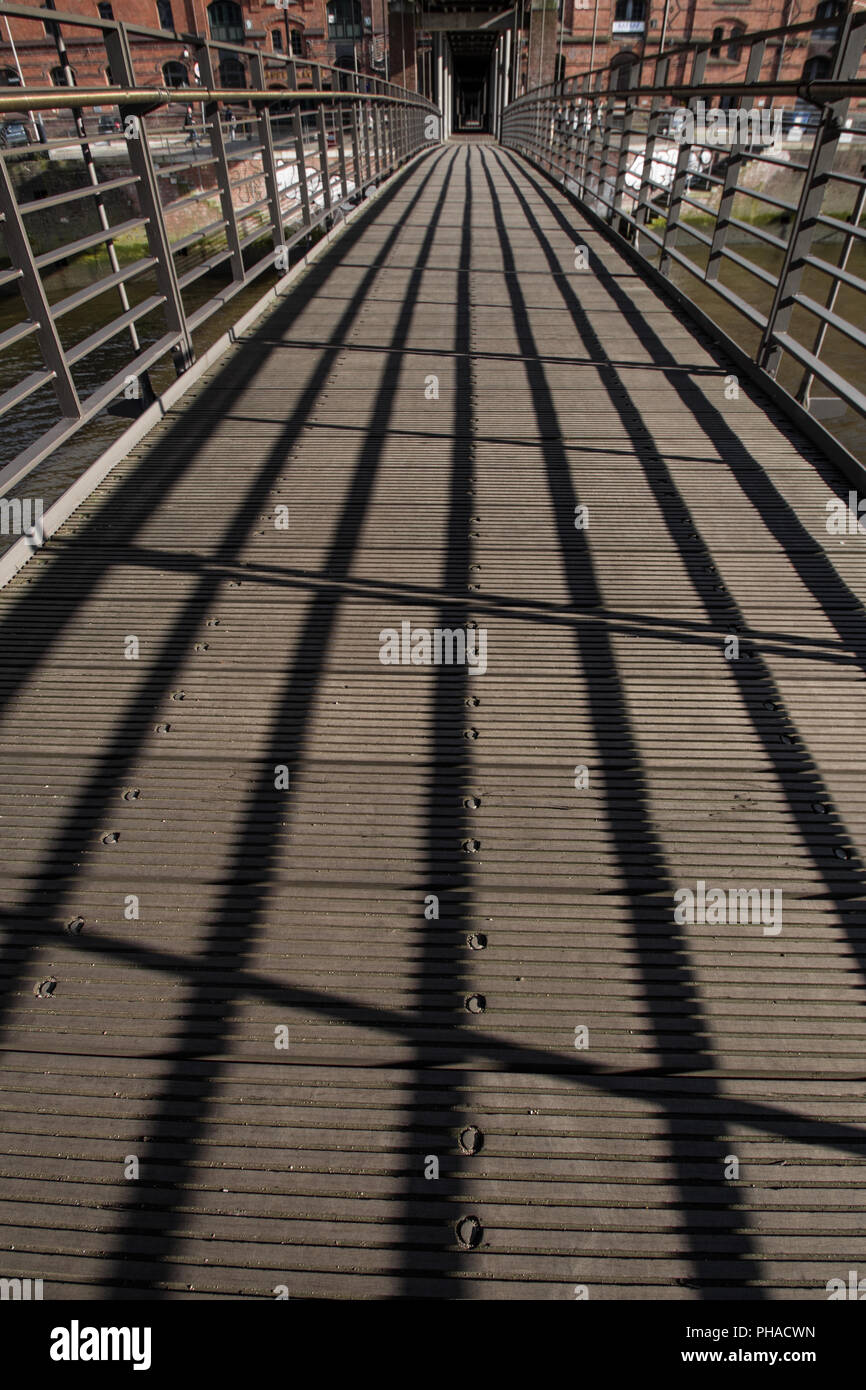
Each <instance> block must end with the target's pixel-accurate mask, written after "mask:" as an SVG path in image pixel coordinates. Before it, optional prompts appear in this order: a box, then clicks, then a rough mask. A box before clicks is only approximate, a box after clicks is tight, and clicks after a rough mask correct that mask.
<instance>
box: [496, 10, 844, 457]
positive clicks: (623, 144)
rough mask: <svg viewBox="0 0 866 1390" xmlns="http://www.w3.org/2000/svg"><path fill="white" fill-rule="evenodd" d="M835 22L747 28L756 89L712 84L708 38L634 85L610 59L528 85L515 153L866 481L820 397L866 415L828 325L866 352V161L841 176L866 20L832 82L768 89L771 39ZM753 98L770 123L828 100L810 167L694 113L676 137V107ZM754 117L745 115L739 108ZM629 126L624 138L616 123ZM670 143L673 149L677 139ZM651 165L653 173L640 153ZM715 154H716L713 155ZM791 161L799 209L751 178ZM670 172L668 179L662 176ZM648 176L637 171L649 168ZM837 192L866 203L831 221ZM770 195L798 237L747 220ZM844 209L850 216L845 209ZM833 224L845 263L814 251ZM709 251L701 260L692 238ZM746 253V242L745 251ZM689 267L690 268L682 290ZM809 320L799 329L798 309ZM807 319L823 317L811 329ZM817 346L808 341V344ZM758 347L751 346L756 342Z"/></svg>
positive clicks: (749, 103) (513, 122)
mask: <svg viewBox="0 0 866 1390" xmlns="http://www.w3.org/2000/svg"><path fill="white" fill-rule="evenodd" d="M825 28H826V21H825V20H812V21H808V22H806V23H803V24H799V25H797V26H793V27H792V28H791V29H786V30H767V31H763V32H761V33H753V34H750V33H744V34H741V35H740V36H739V43H740V47H741V48H742V51H743V57H744V59H745V58H746V57H747V58H748V62H747V67H746V75H745V79H744V80H743V81H742V82H734V83H730V82H725V83H723V82H718V81H715V80H714V79H713V78H712V77H707V75H706V62H707V57H708V53H709V50H710V48H711V46H712V44H711V43H708V42H706V41H700V42H697V43H692V44H689V45H683V46H681V47H680V48H678V49H675V50H667V51H666V52H665V53H661V54H650V55H647V56H644V57H635V59H634V62H633V63H631V64H630V65H629V71H628V75H627V77H626V79H625V80H626V83H627V84H628V85H623V86H622V87H620V88H615V87H614V86H613V85H612V83H613V74H614V73H616V74H617V78H618V79H619V78H621V77H622V75H623V74H622V65H621V64H617V65H608V67H607V68H606V69H598V70H595V71H594V72H593V73H591V74H585V75H584V76H583V78H568V79H566V80H564V81H561V82H558V83H553V84H546V85H544V86H542V87H538V88H535V89H534V90H533V91H530V92H527V93H525V94H524V95H522V96H520V97H518V98H517V99H516V100H515V101H513V102H512V103H510V104H509V105H508V106H507V107H506V108H505V110H504V112H503V117H502V135H501V139H502V143H503V145H505V146H507V147H509V148H511V149H513V150H515V151H517V152H519V153H521V154H522V155H524V156H526V157H527V158H528V159H529V160H530V161H532V162H533V163H535V164H536V165H537V166H538V167H539V168H540V169H542V170H543V171H544V172H545V173H547V174H548V175H549V176H550V177H551V178H553V179H554V180H555V181H556V182H557V183H559V184H560V185H562V186H563V187H564V188H565V189H566V191H567V192H568V193H569V194H570V195H571V196H572V197H574V198H575V200H576V201H577V202H578V204H579V206H580V207H581V209H582V210H583V211H584V212H585V213H586V214H587V216H588V217H589V218H590V220H592V221H595V222H598V224H599V225H601V226H603V227H604V229H605V232H606V234H607V235H608V236H610V237H612V238H613V239H614V240H617V241H618V242H620V243H621V244H622V246H623V247H624V248H625V249H626V251H627V254H628V255H629V256H630V257H631V258H632V259H634V260H636V261H637V262H638V263H639V264H640V265H641V266H642V268H643V269H644V270H645V271H646V273H648V274H649V276H650V278H654V279H656V280H657V281H658V282H660V283H665V284H667V286H668V288H669V289H670V291H671V292H672V293H674V295H675V297H677V298H678V300H679V301H680V302H681V304H682V306H683V307H684V308H686V309H688V310H689V311H690V312H691V313H692V314H693V315H694V316H695V317H696V318H698V319H699V320H700V321H701V322H702V324H703V326H705V327H708V328H709V329H710V330H711V331H712V332H713V335H714V336H715V337H716V339H717V340H719V341H721V342H722V343H723V345H724V346H725V347H726V348H727V349H728V350H729V351H730V353H731V355H732V356H733V357H734V359H735V360H736V361H738V362H740V363H742V365H743V366H744V367H745V368H746V370H747V371H748V372H749V374H750V375H751V376H753V377H754V378H755V379H757V380H759V381H761V382H762V384H763V385H765V386H766V387H768V388H769V391H770V394H771V396H772V397H773V398H774V399H775V400H777V401H778V402H779V404H781V405H783V407H784V408H785V409H787V410H788V411H789V413H791V414H792V415H793V416H794V418H796V419H797V420H798V423H800V424H801V425H803V426H804V428H806V429H807V431H808V433H810V435H811V436H812V437H813V438H815V439H817V440H818V441H819V442H820V443H821V445H822V447H824V448H825V449H826V451H827V452H828V453H830V454H831V455H832V456H833V457H834V458H836V460H837V461H838V462H839V463H840V465H841V466H842V467H843V468H844V469H845V470H846V471H847V472H848V474H849V476H852V477H853V476H856V477H857V478H858V480H861V481H862V479H863V476H864V475H863V469H862V467H861V465H860V463H859V462H858V460H857V459H856V457H855V456H854V455H853V454H852V453H851V452H850V451H849V450H848V449H847V448H846V447H845V445H844V444H843V443H841V442H840V440H839V439H838V438H837V437H834V436H833V435H832V434H831V433H830V432H829V431H828V430H826V429H825V428H824V427H823V425H821V424H820V422H819V421H817V420H816V419H815V418H814V416H813V415H812V414H810V409H811V406H812V401H811V390H812V386H813V383H814V382H815V380H818V381H821V382H822V383H823V384H824V386H825V387H826V388H828V389H829V391H830V392H831V393H832V396H833V397H838V398H839V400H840V401H841V402H842V408H843V409H845V408H848V409H850V410H851V411H853V412H854V413H855V415H857V416H859V417H860V419H861V420H862V421H864V422H866V392H864V390H863V389H862V377H863V371H862V366H861V367H860V370H859V371H857V370H853V369H847V370H845V371H844V372H843V371H840V370H839V366H838V363H837V364H836V365H835V366H834V365H832V364H831V363H828V362H827V360H826V355H825V349H826V337H827V333H828V330H830V329H832V330H833V332H834V333H835V334H840V335H841V336H842V338H844V339H845V340H846V342H847V344H848V347H849V349H851V350H852V351H860V350H862V349H863V348H864V346H866V342H864V334H863V331H862V327H861V326H860V325H862V322H863V321H864V319H866V314H864V312H863V308H864V306H863V302H862V300H860V301H858V308H859V310H860V313H859V316H858V321H857V322H853V321H852V319H851V316H849V317H848V318H843V317H841V316H840V314H839V311H838V303H837V301H838V295H839V288H840V285H844V286H845V288H846V289H847V290H848V291H854V292H856V293H857V294H858V295H863V294H866V279H864V278H862V277H861V276H859V275H857V274H855V273H854V271H853V270H852V268H851V267H850V264H849V261H850V256H851V251H852V247H854V246H856V245H861V244H862V243H863V240H864V237H866V228H863V227H861V226H860V222H861V219H862V217H863V214H864V210H866V178H864V177H863V175H864V174H866V164H863V165H861V173H860V174H859V175H858V174H854V173H852V172H851V171H850V169H848V170H839V171H837V170H836V168H835V164H836V159H837V151H838V149H839V145H840V141H841V140H842V138H843V136H844V137H846V139H850V140H851V141H853V140H858V141H860V140H863V139H864V138H866V131H860V130H856V129H853V128H851V127H850V123H849V124H848V126H847V127H846V120H847V115H848V107H849V103H850V100H851V98H852V97H860V98H866V80H863V79H862V78H858V76H857V74H858V71H859V68H860V65H861V62H862V60H863V54H864V47H866V14H864V13H863V12H859V13H855V14H849V15H848V16H847V18H845V19H840V21H839V41H838V44H837V46H836V50H835V54H834V57H833V66H832V69H831V71H830V73H829V75H828V76H827V77H826V78H822V79H814V80H811V81H809V82H796V81H779V80H776V79H773V80H767V81H762V80H761V73H762V67H763V65H764V63H765V61H767V60H768V59H770V58H772V57H773V56H774V55H773V54H772V52H771V51H770V50H768V48H767V40H768V39H769V38H774V37H777V36H780V35H781V34H790V33H792V32H794V31H795V30H796V32H797V33H798V34H804V33H806V32H808V31H810V30H812V29H825ZM677 52H678V53H680V54H682V53H683V52H687V53H688V54H690V57H691V70H690V72H689V73H688V74H686V77H685V80H680V81H677V82H672V81H671V80H670V79H669V66H670V58H671V56H672V55H674V54H676V53H677ZM647 65H649V66H650V67H651V68H652V69H653V72H654V81H653V82H652V83H647V82H646V81H645V80H643V81H642V80H641V77H642V70H643V68H644V67H646V66H647ZM599 72H603V73H607V74H608V81H607V82H606V83H605V82H604V81H602V82H599V81H598V80H597V78H598V73H599ZM732 96H737V97H741V98H742V105H741V106H739V108H733V109H735V110H738V112H739V113H743V112H748V111H750V110H752V111H754V110H756V108H755V107H754V102H755V101H756V99H759V98H763V99H764V100H765V101H767V100H768V99H769V101H768V104H767V105H766V106H763V113H764V115H766V116H769V117H771V118H772V117H774V116H778V115H779V113H780V110H781V109H782V108H780V107H779V106H778V105H774V99H775V98H783V99H784V98H793V97H801V98H803V99H804V100H806V101H808V102H810V103H811V104H812V105H814V106H815V108H816V110H815V129H814V139H813V141H812V144H811V148H810V149H809V148H808V146H807V148H806V149H802V146H801V149H802V153H803V154H807V153H808V158H807V159H806V160H805V162H800V161H795V162H789V161H787V160H785V159H784V158H779V159H768V157H767V156H766V155H764V154H763V153H762V151H761V149H760V148H759V149H758V150H757V151H753V150H752V148H751V142H750V140H749V139H748V138H746V137H747V132H745V131H744V130H743V128H742V126H739V127H738V128H737V132H736V138H734V139H732V140H730V141H729V142H728V143H725V144H722V145H721V146H720V145H719V144H718V143H717V142H711V141H709V140H708V139H707V137H706V131H704V132H701V131H699V130H698V129H697V126H696V123H695V121H694V120H692V123H691V125H689V124H688V123H686V124H685V125H684V128H683V129H681V130H680V131H679V132H677V133H676V134H675V135H673V136H672V135H671V134H670V132H669V131H667V130H666V129H665V127H664V125H663V122H664V121H665V120H666V119H669V117H670V110H671V107H672V106H673V107H677V106H679V107H680V108H681V109H682V107H685V109H686V113H691V116H692V117H694V116H695V113H697V112H698V111H699V110H700V107H701V105H703V107H704V109H705V111H706V112H709V111H720V110H730V109H732V108H730V107H721V106H720V105H719V98H720V97H732ZM738 119H740V120H741V119H742V116H741V115H739V116H738ZM617 123H619V124H620V126H621V129H620V130H617V129H616V128H615V126H616V125H617ZM666 142H667V148H665V143H666ZM703 151H708V152H709V156H710V159H711V158H712V156H713V155H714V154H715V155H716V156H721V157H722V159H723V161H724V162H723V164H722V166H721V168H720V169H717V170H716V173H715V174H712V173H710V171H709V169H707V173H708V174H709V180H708V183H709V188H710V193H711V195H712V198H713V200H714V201H715V200H717V202H716V203H715V205H713V204H712V203H710V202H699V201H698V200H696V199H695V197H694V196H690V192H691V183H692V181H693V178H694V177H695V176H696V177H697V178H700V177H702V176H703V171H704V165H703V164H702V163H701V162H700V160H699V159H698V161H697V168H695V164H696V158H695V157H696V156H698V157H699V156H700V155H701V152H703ZM659 155H662V156H666V158H665V159H664V164H665V165H666V166H669V169H670V173H669V177H668V178H667V180H666V182H667V185H668V186H667V189H666V190H665V189H662V188H660V187H659V183H660V182H661V180H660V169H661V162H662V161H661V160H660V159H659ZM638 157H640V158H642V160H643V166H642V168H639V167H638V166H639V163H640V160H639V158H638ZM705 158H706V156H705ZM752 160H755V161H756V162H759V163H761V164H766V163H775V164H777V165H778V166H779V167H781V168H783V169H785V170H787V171H789V172H790V173H791V175H792V177H793V178H795V179H797V180H799V181H800V186H799V191H798V193H797V196H796V198H795V199H794V200H789V199H788V198H781V197H779V196H777V195H776V194H774V193H771V192H768V191H766V190H764V189H763V188H761V187H759V186H750V185H749V184H748V183H747V182H746V181H745V180H744V174H745V173H746V171H747V170H748V168H749V165H750V162H751V161H752ZM657 169H658V171H659V172H654V171H655V170H657ZM635 170H637V172H635ZM829 187H834V188H835V189H836V190H839V191H840V196H842V195H844V192H845V190H847V191H848V194H849V196H850V197H851V199H852V206H851V207H850V209H848V213H847V216H848V220H845V214H841V215H836V216H830V215H829V214H828V212H827V211H826V210H825V208H824V198H825V193H826V190H827V188H829ZM743 197H747V198H749V199H752V200H754V201H755V202H757V203H760V204H762V205H763V206H764V207H766V208H768V209H772V210H773V211H774V212H775V211H778V213H779V216H780V218H788V219H789V221H790V230H789V232H788V233H787V235H785V234H784V232H783V229H782V228H778V229H777V228H774V232H773V233H770V232H769V231H767V230H766V229H764V228H761V227H758V226H753V225H752V224H751V223H749V222H747V221H745V220H743V219H742V218H741V217H737V216H735V215H734V206H735V202H734V200H735V198H739V199H740V200H742V198H743ZM689 208H691V209H697V210H699V211H700V212H701V213H702V214H703V215H704V216H706V217H707V218H708V225H706V226H702V227H699V226H693V225H691V224H690V222H689V221H688V220H687V219H686V218H684V216H683V212H684V210H688V209H689ZM836 211H837V209H836V208H835V207H834V212H836ZM732 231H733V232H736V233H737V234H738V235H740V236H746V237H752V238H754V239H755V241H756V242H757V243H758V244H760V245H761V246H763V247H765V248H767V250H766V255H768V256H772V255H775V256H778V257H779V258H780V262H781V263H780V264H779V265H778V266H769V267H768V266H767V264H758V263H757V262H756V261H751V260H750V258H749V257H748V256H747V255H741V254H739V253H738V252H737V251H736V250H735V249H734V248H733V247H732V246H731V245H730V244H729V242H730V237H731V232H732ZM821 231H823V232H824V233H825V234H826V232H827V231H830V232H837V233H838V234H839V236H840V237H841V238H842V249H841V252H840V256H839V264H838V266H836V265H833V264H832V263H831V262H830V261H824V260H822V259H820V258H819V257H814V256H812V255H811V250H812V244H813V241H814V239H815V236H816V235H817V234H818V233H819V232H821ZM689 244H691V246H692V248H694V252H695V255H694V257H693V256H692V255H689V254H688V249H687V248H688V245H689ZM740 249H741V250H742V249H744V248H743V247H742V246H741V248H740ZM724 264H729V265H731V266H735V267H736V268H737V271H738V272H739V273H743V272H745V273H747V274H749V275H751V276H752V277H753V281H752V283H754V285H755V289H756V295H755V298H758V295H757V291H758V289H761V290H762V291H763V293H764V294H765V295H766V296H767V298H770V296H771V297H772V298H771V302H770V304H769V306H768V307H761V304H760V300H759V302H758V303H757V304H756V303H753V302H751V298H750V297H746V298H744V297H743V295H741V294H737V293H736V292H735V291H734V290H733V289H732V288H731V287H730V286H729V285H728V284H726V283H725V282H724V280H723V279H721V278H720V271H721V267H722V266H723V265H724ZM807 266H808V268H809V271H810V274H814V273H815V272H816V271H817V272H820V273H821V274H822V275H824V276H826V277H827V281H828V288H827V293H826V297H825V302H823V303H821V302H819V300H820V299H821V298H822V297H824V296H823V292H822V295H818V294H816V293H814V292H811V293H809V294H807V293H805V292H803V289H802V283H801V282H802V277H803V273H804V270H805V268H806V267H807ZM674 267H676V268H677V270H678V271H679V272H682V273H683V274H682V275H680V276H679V277H678V281H677V283H676V284H674V283H673V282H672V279H671V277H672V272H673V269H674ZM683 275H684V276H686V277H687V278H686V282H685V283H686V284H688V283H694V282H695V281H697V282H700V284H701V285H702V286H704V287H706V289H708V290H710V291H711V292H712V294H713V295H715V296H717V299H716V301H715V302H717V303H723V304H724V305H726V306H727V307H728V308H729V309H733V310H735V311H736V313H737V314H738V315H739V316H740V319H741V321H742V322H743V324H744V325H748V327H749V329H750V331H751V333H752V335H754V331H755V330H757V333H758V343H757V346H756V347H753V349H752V350H750V351H747V350H746V349H744V347H743V346H742V344H741V343H740V342H738V341H736V339H735V338H734V337H732V336H731V334H730V333H728V332H727V331H725V330H723V329H722V328H721V327H720V325H719V324H718V323H717V322H716V321H715V320H714V319H713V317H712V315H711V313H710V312H707V311H706V310H704V309H701V308H700V307H699V306H698V305H697V304H696V303H695V301H694V298H693V297H692V295H691V294H690V292H689V290H688V289H687V288H686V287H685V285H684V284H683V283H682V281H683ZM795 310H796V311H797V313H798V315H799V316H800V317H799V318H798V319H795V321H794V325H793V328H792V322H791V320H792V315H793V314H794V311H795ZM802 315H807V316H808V318H807V319H806V320H805V322H806V325H807V327H806V329H805V330H804V328H803V318H802ZM801 338H802V339H803V340H802V341H800V339H801ZM745 340H746V341H749V339H748V336H747V335H746V338H745ZM782 369H784V373H785V376H786V379H787V380H788V381H789V383H791V382H792V380H793V384H791V386H790V389H786V388H784V387H783V386H782V384H781V382H780V381H779V379H778V378H779V374H780V371H781V370H782Z"/></svg>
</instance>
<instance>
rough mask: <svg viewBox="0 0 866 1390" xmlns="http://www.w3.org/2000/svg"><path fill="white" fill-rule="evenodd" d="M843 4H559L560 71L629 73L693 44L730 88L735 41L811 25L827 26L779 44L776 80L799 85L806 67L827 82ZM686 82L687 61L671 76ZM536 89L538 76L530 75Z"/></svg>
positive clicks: (791, 0)
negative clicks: (703, 47) (706, 50)
mask: <svg viewBox="0 0 866 1390" xmlns="http://www.w3.org/2000/svg"><path fill="white" fill-rule="evenodd" d="M847 8H848V6H847V4H846V3H845V0H667V3H665V0H562V25H561V39H560V41H559V52H558V54H557V70H558V72H560V73H562V72H565V73H566V74H569V75H570V74H573V73H582V72H586V71H587V70H589V69H592V68H597V67H606V66H607V65H608V64H610V63H614V64H620V65H622V67H623V68H624V69H625V70H627V69H628V67H629V66H630V64H631V63H632V62H633V61H634V58H635V57H641V56H651V55H652V54H654V53H657V52H658V51H659V49H660V48H661V46H662V41H664V47H665V48H671V47H674V46H675V45H676V44H680V43H687V42H691V41H715V42H714V46H713V48H712V49H711V50H710V55H709V59H708V62H707V70H706V71H707V76H708V77H712V76H718V78H719V79H720V80H721V81H725V82H733V81H735V80H737V79H738V78H739V77H742V76H744V75H745V51H744V49H743V47H742V45H740V44H738V42H737V39H738V36H739V35H741V34H743V33H745V32H746V31H747V30H748V31H750V32H752V33H755V32H757V31H759V30H761V29H775V28H780V27H781V26H783V25H791V24H801V23H806V22H807V21H810V20H821V21H826V23H823V24H822V28H821V29H819V30H818V31H817V33H813V35H812V37H811V38H810V37H809V36H808V35H807V36H806V37H805V38H803V37H801V38H793V39H787V40H785V41H784V42H781V41H779V42H776V43H775V44H774V49H775V54H774V56H775V59H776V61H775V63H774V65H773V66H774V68H775V76H777V77H779V78H780V79H781V78H784V79H786V80H788V79H795V78H799V77H800V75H801V73H802V71H803V68H804V66H805V65H806V64H807V63H809V62H811V68H810V72H811V75H812V76H815V77H819V76H823V75H824V70H825V68H826V67H827V66H828V64H829V55H830V54H831V53H832V50H833V46H834V42H835V38H836V35H837V33H838V24H839V21H840V20H841V18H842V17H843V16H844V14H845V12H846V10H847ZM684 75H685V60H683V61H682V62H681V63H678V64H676V65H675V66H674V68H673V70H672V72H671V74H670V76H671V78H672V79H673V80H680V79H681V78H683V77H684ZM532 78H533V82H531V83H530V85H536V81H537V75H536V73H535V72H533V73H532Z"/></svg>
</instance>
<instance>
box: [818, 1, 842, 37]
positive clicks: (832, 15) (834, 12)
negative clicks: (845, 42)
mask: <svg viewBox="0 0 866 1390" xmlns="http://www.w3.org/2000/svg"><path fill="white" fill-rule="evenodd" d="M841 14H842V5H841V4H840V3H839V0H824V3H823V4H821V5H819V6H818V8H817V10H816V11H815V19H816V20H818V21H822V20H823V21H826V20H828V19H839V18H840V17H841ZM838 37H839V26H838V24H831V25H830V27H829V28H827V29H813V30H812V39H813V41H814V42H815V43H835V42H836V40H837V39H838Z"/></svg>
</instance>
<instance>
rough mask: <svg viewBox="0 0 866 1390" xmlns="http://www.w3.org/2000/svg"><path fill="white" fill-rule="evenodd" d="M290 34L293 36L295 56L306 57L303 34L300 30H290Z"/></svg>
mask: <svg viewBox="0 0 866 1390" xmlns="http://www.w3.org/2000/svg"><path fill="white" fill-rule="evenodd" d="M289 33H290V34H291V36H292V52H293V53H294V55H295V57H296V58H303V56H304V37H303V34H302V33H301V31H300V29H290V30H289Z"/></svg>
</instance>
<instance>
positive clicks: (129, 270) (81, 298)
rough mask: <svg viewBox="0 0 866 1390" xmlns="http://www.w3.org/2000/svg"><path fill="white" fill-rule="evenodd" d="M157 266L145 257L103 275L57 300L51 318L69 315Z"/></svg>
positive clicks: (151, 257) (154, 260) (52, 307)
mask: <svg viewBox="0 0 866 1390" xmlns="http://www.w3.org/2000/svg"><path fill="white" fill-rule="evenodd" d="M156 264H157V260H156V257H155V256H145V257H144V259H143V260H140V261H133V262H132V263H131V264H130V265H127V266H124V267H123V268H122V269H121V270H116V271H115V272H114V274H113V275H105V276H103V278H102V279H101V280H94V281H93V283H92V284H90V285H85V286H84V288H83V289H80V290H76V291H75V293H74V294H70V295H67V296H66V298H65V299H58V300H57V302H56V303H54V304H52V305H51V317H52V318H53V319H55V320H56V319H60V318H62V317H63V315H64V314H69V313H71V312H72V310H73V309H80V308H81V306H82V304H87V303H89V302H90V300H91V299H98V298H99V296H100V295H101V294H105V292H106V290H111V289H114V288H115V287H116V286H117V285H124V284H126V282H127V281H128V280H134V279H135V277H136V275H141V274H143V273H144V271H145V270H151V269H152V268H153V266H155V265H156Z"/></svg>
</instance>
